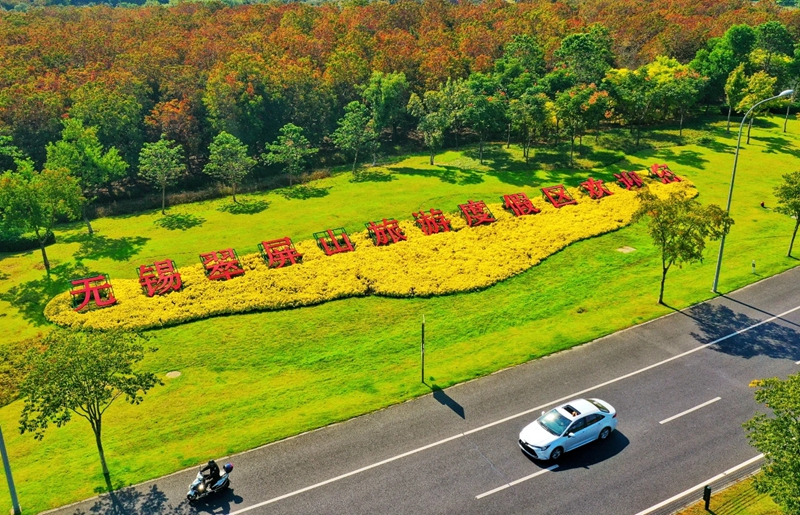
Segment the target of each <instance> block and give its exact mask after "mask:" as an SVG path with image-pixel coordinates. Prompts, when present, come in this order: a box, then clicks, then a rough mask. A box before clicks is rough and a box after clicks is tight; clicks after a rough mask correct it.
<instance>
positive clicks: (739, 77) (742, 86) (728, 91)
mask: <svg viewBox="0 0 800 515" xmlns="http://www.w3.org/2000/svg"><path fill="white" fill-rule="evenodd" d="M745 95H747V75H745V73H744V63H742V64H740V65H739V66H737V67H736V68H734V69H733V71H732V72H731V74H730V75H729V76H728V80H727V81H725V101H726V102H727V104H728V127H727V130H728V132H730V130H731V112H732V111H733V108H734V107H738V105H739V104H740V103H741V102H742V99H743V98H744V97H745Z"/></svg>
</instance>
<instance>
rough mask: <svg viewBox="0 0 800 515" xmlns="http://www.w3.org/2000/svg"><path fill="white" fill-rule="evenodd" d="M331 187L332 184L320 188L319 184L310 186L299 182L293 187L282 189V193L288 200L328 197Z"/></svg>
mask: <svg viewBox="0 0 800 515" xmlns="http://www.w3.org/2000/svg"><path fill="white" fill-rule="evenodd" d="M330 189H331V187H330V186H327V187H325V188H319V187H317V186H309V185H308V184H298V185H296V186H292V187H291V188H284V189H282V190H281V191H280V195H281V196H282V197H283V198H285V199H286V200H308V199H310V198H321V197H326V196H328V193H329V192H328V190H330Z"/></svg>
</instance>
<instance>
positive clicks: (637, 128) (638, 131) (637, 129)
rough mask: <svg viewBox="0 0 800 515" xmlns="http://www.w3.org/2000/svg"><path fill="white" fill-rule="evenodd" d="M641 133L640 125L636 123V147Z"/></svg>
mask: <svg viewBox="0 0 800 515" xmlns="http://www.w3.org/2000/svg"><path fill="white" fill-rule="evenodd" d="M641 134H642V127H641V126H640V125H638V124H637V125H636V148H639V138H640V137H641Z"/></svg>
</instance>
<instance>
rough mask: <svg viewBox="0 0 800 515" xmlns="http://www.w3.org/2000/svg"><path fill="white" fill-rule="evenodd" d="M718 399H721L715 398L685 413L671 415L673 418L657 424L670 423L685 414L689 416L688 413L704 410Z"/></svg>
mask: <svg viewBox="0 0 800 515" xmlns="http://www.w3.org/2000/svg"><path fill="white" fill-rule="evenodd" d="M720 399H722V397H717V398H715V399H711V400H710V401H708V402H704V403H703V404H700V405H699V406H695V407H694V408H690V409H687V410H686V411H681V412H680V413H678V414H677V415H673V416H671V417H669V418H665V419H664V420H662V421H661V422H659V424H666V423H667V422H671V421H673V420H675V419H676V418H680V417H682V416H684V415H686V414H689V413H691V412H693V411H695V410H699V409H700V408H705V407H706V406H708V405H709V404H714V403H715V402H717V401H718V400H720Z"/></svg>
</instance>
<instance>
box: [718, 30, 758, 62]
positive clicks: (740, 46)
mask: <svg viewBox="0 0 800 515" xmlns="http://www.w3.org/2000/svg"><path fill="white" fill-rule="evenodd" d="M756 37H757V36H756V29H754V28H753V27H751V26H750V25H747V24H746V23H742V24H739V25H731V27H730V28H728V30H726V31H725V35H724V36H723V37H722V38H723V40H724V41H725V42H726V43H727V45H728V47H729V48H731V49H732V50H733V55H734V58H735V59H736V62H738V63H743V62H745V61H747V56H748V55H750V52H752V51H753V48H755V46H756Z"/></svg>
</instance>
